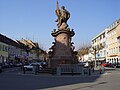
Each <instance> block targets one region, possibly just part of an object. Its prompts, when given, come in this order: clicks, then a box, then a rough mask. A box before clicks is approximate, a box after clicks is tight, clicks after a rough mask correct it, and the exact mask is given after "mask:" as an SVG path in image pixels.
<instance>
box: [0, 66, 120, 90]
mask: <svg viewBox="0 0 120 90" xmlns="http://www.w3.org/2000/svg"><path fill="white" fill-rule="evenodd" d="M119 82H120V69H116V70H107V71H106V72H105V73H104V74H102V75H91V76H81V75H74V76H71V75H62V76H56V75H51V74H39V75H34V74H23V73H22V71H21V70H20V68H19V67H15V68H10V69H7V70H4V72H2V73H1V74H0V90H108V89H109V90H119V86H120V84H119Z"/></svg>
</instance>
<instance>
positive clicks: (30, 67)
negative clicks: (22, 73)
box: [23, 63, 42, 70]
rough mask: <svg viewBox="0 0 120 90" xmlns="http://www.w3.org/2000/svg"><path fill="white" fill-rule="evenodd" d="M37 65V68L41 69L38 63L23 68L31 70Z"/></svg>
mask: <svg viewBox="0 0 120 90" xmlns="http://www.w3.org/2000/svg"><path fill="white" fill-rule="evenodd" d="M36 65H39V68H40V69H42V65H41V64H40V63H31V64H29V65H25V66H24V67H23V68H24V69H25V70H33V68H34V66H36Z"/></svg>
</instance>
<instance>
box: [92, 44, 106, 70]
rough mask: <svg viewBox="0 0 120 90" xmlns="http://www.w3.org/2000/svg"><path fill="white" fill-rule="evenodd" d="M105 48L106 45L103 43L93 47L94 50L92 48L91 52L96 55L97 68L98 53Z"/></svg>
mask: <svg viewBox="0 0 120 90" xmlns="http://www.w3.org/2000/svg"><path fill="white" fill-rule="evenodd" d="M103 48H104V45H102V44H99V45H97V46H92V47H91V49H92V50H90V53H91V54H93V55H94V57H95V68H96V67H97V65H96V64H97V63H96V54H97V53H99V51H100V50H102V49H103Z"/></svg>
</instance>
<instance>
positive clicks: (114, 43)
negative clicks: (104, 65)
mask: <svg viewBox="0 0 120 90" xmlns="http://www.w3.org/2000/svg"><path fill="white" fill-rule="evenodd" d="M107 35H108V36H107V46H108V52H107V57H106V58H107V62H109V63H114V64H116V63H120V19H119V20H117V21H115V22H113V23H112V24H111V25H110V26H109V27H108V31H107Z"/></svg>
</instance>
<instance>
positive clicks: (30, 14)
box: [0, 0, 120, 50]
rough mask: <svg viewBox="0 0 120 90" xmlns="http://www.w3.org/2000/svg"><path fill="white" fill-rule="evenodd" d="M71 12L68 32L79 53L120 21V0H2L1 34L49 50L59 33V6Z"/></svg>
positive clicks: (0, 5) (0, 8) (0, 4)
mask: <svg viewBox="0 0 120 90" xmlns="http://www.w3.org/2000/svg"><path fill="white" fill-rule="evenodd" d="M57 1H58V3H59V7H60V8H61V6H65V7H66V9H67V10H68V11H69V12H70V14H71V17H70V19H69V20H68V22H67V23H68V25H69V28H71V29H74V31H75V35H74V36H73V37H72V42H74V46H75V47H76V50H77V49H79V48H80V46H82V45H85V44H89V43H90V42H91V39H92V38H94V37H95V36H96V35H97V34H99V33H100V32H101V31H103V30H104V29H105V28H106V27H108V26H109V25H110V24H112V23H113V22H114V21H116V20H117V19H119V18H120V0H0V33H1V34H3V35H5V36H7V37H9V38H11V39H14V40H15V39H17V40H20V39H22V38H23V39H31V40H33V41H34V42H38V43H39V45H40V47H42V48H43V49H45V50H48V49H49V48H50V47H51V46H52V42H53V41H54V38H53V37H52V35H51V31H53V29H57V23H56V22H55V20H56V19H57V16H56V14H55V9H56V2H57Z"/></svg>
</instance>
